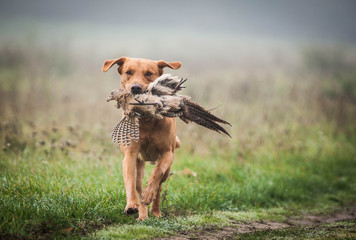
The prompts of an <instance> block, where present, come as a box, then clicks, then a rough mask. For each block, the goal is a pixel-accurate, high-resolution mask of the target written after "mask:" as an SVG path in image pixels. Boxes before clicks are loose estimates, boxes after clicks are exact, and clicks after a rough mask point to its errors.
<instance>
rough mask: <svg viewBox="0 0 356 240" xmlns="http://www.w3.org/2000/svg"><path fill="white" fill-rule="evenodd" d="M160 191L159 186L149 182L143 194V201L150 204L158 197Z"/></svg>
mask: <svg viewBox="0 0 356 240" xmlns="http://www.w3.org/2000/svg"><path fill="white" fill-rule="evenodd" d="M157 192H158V187H157V186H155V185H154V184H148V185H147V186H146V189H145V191H144V192H143V195H142V199H141V200H142V203H143V204H144V205H149V204H150V203H151V202H152V201H154V200H155V199H156V196H157Z"/></svg>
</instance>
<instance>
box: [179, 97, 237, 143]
mask: <svg viewBox="0 0 356 240" xmlns="http://www.w3.org/2000/svg"><path fill="white" fill-rule="evenodd" d="M184 103H185V104H184V105H185V107H184V108H185V109H184V114H183V116H181V117H180V118H181V119H182V120H183V121H185V122H187V120H189V121H192V122H195V123H197V124H198V125H201V126H203V127H206V128H208V129H211V130H213V131H216V132H218V133H225V134H226V135H228V136H229V137H231V136H230V134H229V133H228V132H227V131H226V130H225V128H223V127H222V126H220V125H219V124H217V123H216V122H219V123H223V124H228V125H230V126H231V124H230V123H229V122H227V121H225V120H222V119H220V118H218V117H216V116H215V115H213V114H211V113H209V112H208V111H207V110H205V109H204V108H203V107H201V106H200V105H198V104H197V103H194V102H192V101H190V100H188V99H185V100H184Z"/></svg>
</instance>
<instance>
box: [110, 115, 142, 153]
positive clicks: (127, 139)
mask: <svg viewBox="0 0 356 240" xmlns="http://www.w3.org/2000/svg"><path fill="white" fill-rule="evenodd" d="M139 138H140V128H139V121H138V118H136V117H128V116H125V117H123V118H122V119H121V120H120V122H119V123H118V124H117V125H116V127H115V128H114V130H113V131H112V134H111V141H113V142H114V143H117V144H119V145H121V144H123V145H124V146H130V143H131V140H133V141H134V142H138V140H139Z"/></svg>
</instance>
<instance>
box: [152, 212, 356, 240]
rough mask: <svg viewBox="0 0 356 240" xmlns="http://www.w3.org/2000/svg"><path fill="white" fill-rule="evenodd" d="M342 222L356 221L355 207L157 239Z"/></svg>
mask: <svg viewBox="0 0 356 240" xmlns="http://www.w3.org/2000/svg"><path fill="white" fill-rule="evenodd" d="M344 220H356V205H353V206H349V207H347V208H343V209H341V210H339V211H337V212H335V213H333V214H330V215H327V216H322V215H303V216H301V217H298V218H289V219H287V220H286V221H284V222H273V221H256V222H236V223H233V224H231V225H229V226H226V227H224V228H203V229H199V230H196V231H190V232H182V233H180V234H179V235H176V236H172V237H168V238H157V239H160V240H166V239H172V240H173V239H174V240H187V239H207V240H215V239H235V238H237V237H238V236H239V235H241V234H246V233H253V232H256V231H263V230H275V229H283V228H295V227H309V226H318V225H321V224H326V223H333V222H338V221H344Z"/></svg>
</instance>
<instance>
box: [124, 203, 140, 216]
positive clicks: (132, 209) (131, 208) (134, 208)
mask: <svg viewBox="0 0 356 240" xmlns="http://www.w3.org/2000/svg"><path fill="white" fill-rule="evenodd" d="M124 212H125V214H126V215H132V214H135V213H138V205H137V204H127V205H126V207H125V211H124Z"/></svg>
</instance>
